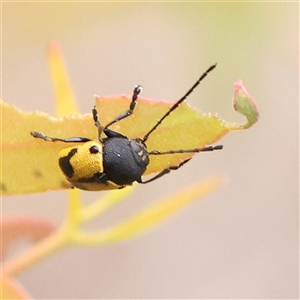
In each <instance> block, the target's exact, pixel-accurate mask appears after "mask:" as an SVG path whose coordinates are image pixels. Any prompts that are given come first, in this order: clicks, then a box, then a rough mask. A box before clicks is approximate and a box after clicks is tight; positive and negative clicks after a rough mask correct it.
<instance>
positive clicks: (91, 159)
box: [30, 64, 223, 191]
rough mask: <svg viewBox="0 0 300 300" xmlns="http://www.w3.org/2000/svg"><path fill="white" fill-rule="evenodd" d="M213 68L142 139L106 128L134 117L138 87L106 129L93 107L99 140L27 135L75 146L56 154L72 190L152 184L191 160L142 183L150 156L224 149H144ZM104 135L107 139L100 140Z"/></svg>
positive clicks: (34, 132) (167, 169)
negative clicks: (74, 188) (148, 141)
mask: <svg viewBox="0 0 300 300" xmlns="http://www.w3.org/2000/svg"><path fill="white" fill-rule="evenodd" d="M215 67H216V64H215V65H212V66H211V67H209V68H208V69H207V70H206V71H205V72H204V73H203V74H202V75H201V76H200V78H199V79H198V80H197V81H196V83H195V84H194V85H193V86H192V87H191V88H190V89H189V90H188V92H187V93H186V94H185V95H184V96H183V97H181V98H180V99H179V100H178V101H177V102H175V104H174V105H173V106H171V108H170V109H169V110H168V111H167V112H166V113H165V114H164V115H163V116H162V117H161V118H160V119H159V121H158V122H157V123H156V124H155V125H154V126H153V127H152V128H151V129H150V130H149V132H148V133H147V134H146V135H145V136H144V137H143V138H135V139H129V138H128V137H126V136H125V135H123V134H121V133H119V132H116V131H113V130H111V129H109V127H110V126H111V125H112V124H114V123H117V122H119V121H121V120H123V119H125V118H127V117H129V116H131V115H132V114H133V112H134V108H135V106H136V101H137V99H138V95H139V94H140V92H141V90H142V87H141V86H140V85H137V86H135V87H134V90H133V94H132V99H131V102H130V105H129V109H128V110H127V111H125V112H124V113H122V114H120V115H119V116H118V117H116V118H115V119H114V120H112V121H111V122H109V123H108V124H107V125H106V126H102V125H101V124H100V122H99V119H98V113H97V110H96V107H95V106H94V107H93V109H92V114H93V120H94V123H95V126H96V127H97V129H98V140H96V141H93V140H90V139H89V138H86V137H71V138H57V137H49V136H46V135H44V134H43V133H41V132H37V131H32V132H30V134H31V135H32V136H33V137H35V138H39V139H43V140H45V141H51V142H57V141H60V142H64V143H77V144H78V145H76V146H72V147H68V148H64V149H62V150H61V151H60V152H59V167H60V169H61V170H62V172H63V173H64V175H65V177H66V179H67V180H68V181H69V182H70V183H71V184H72V186H73V187H77V188H79V189H82V190H88V191H101V190H111V189H120V188H124V187H126V186H129V185H132V184H133V183H134V182H138V183H142V184H145V183H149V182H152V181H154V180H156V179H158V178H160V177H162V176H164V175H166V174H168V173H169V172H170V171H172V170H177V169H179V168H180V167H182V166H183V165H184V164H185V163H187V162H188V161H189V160H190V158H189V159H186V160H184V161H183V162H181V163H179V164H178V165H175V166H169V167H168V168H165V169H163V170H162V171H161V172H159V173H158V174H156V175H154V176H153V177H152V178H150V179H147V180H143V179H142V175H143V174H144V172H145V170H146V168H147V166H148V164H149V162H150V157H151V156H152V155H166V154H177V153H196V152H205V151H213V150H220V149H222V148H223V146H222V145H217V146H208V147H204V148H195V149H180V150H169V151H158V150H152V151H148V150H147V146H146V142H147V140H148V138H149V136H150V135H151V133H152V132H153V131H155V130H156V128H157V127H158V126H159V125H160V124H161V123H162V122H163V120H164V119H165V118H167V117H168V116H169V114H170V113H171V112H172V111H174V110H175V109H176V108H177V107H178V106H179V105H180V104H181V103H182V102H183V101H184V100H185V99H186V98H187V97H188V96H189V95H190V94H191V93H192V92H193V90H194V89H195V88H196V87H197V86H198V85H199V84H200V82H201V81H202V80H203V79H204V78H205V77H206V76H207V75H208V73H209V72H211V71H212V70H213V69H214V68H215ZM103 133H104V134H105V136H106V137H102V134H103Z"/></svg>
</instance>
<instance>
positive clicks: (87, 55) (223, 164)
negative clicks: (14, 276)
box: [2, 2, 299, 299]
mask: <svg viewBox="0 0 300 300" xmlns="http://www.w3.org/2000/svg"><path fill="white" fill-rule="evenodd" d="M53 40H55V41H58V42H59V43H60V45H61V48H62V50H63V53H64V57H65V59H66V64H67V68H68V71H69V74H70V78H71V81H72V84H73V88H74V92H75V95H76V98H77V100H78V103H79V107H80V111H81V112H82V113H89V112H90V110H91V107H92V105H93V103H94V97H93V95H94V94H99V95H103V96H105V95H109V94H131V91H132V88H133V86H134V85H135V84H141V85H143V96H144V97H148V98H153V99H165V100H170V101H174V100H177V99H178V98H179V97H181V96H182V95H183V94H184V93H185V92H186V91H187V90H188V88H189V87H190V86H191V85H192V84H193V83H194V81H195V80H196V79H197V78H198V77H199V75H200V74H202V72H203V71H205V70H206V68H207V67H209V66H210V65H211V64H213V63H215V62H217V63H218V66H217V68H216V70H214V71H213V73H211V74H210V75H209V77H208V78H206V79H205V81H204V82H203V84H202V85H201V87H199V88H198V89H197V90H196V91H195V92H194V93H193V94H192V95H191V96H190V97H189V98H188V100H187V102H188V103H189V104H190V105H191V106H193V107H195V108H197V109H199V110H203V111H205V112H212V113H215V112H218V113H219V115H220V116H221V117H222V118H223V119H225V120H227V121H235V122H239V123H244V122H245V120H244V118H243V117H242V116H240V115H238V114H237V113H236V112H234V110H233V108H232V102H231V101H232V95H233V84H234V82H235V81H236V80H238V79H242V80H243V83H244V85H245V86H246V88H247V89H248V91H249V93H250V94H251V95H252V97H253V98H254V99H255V100H256V102H257V105H258V108H259V112H260V120H259V122H258V123H257V124H256V125H255V126H254V127H253V128H250V129H249V130H246V131H240V132H232V133H230V134H229V135H228V136H226V137H225V138H223V139H222V140H221V141H220V142H221V143H222V144H224V150H222V151H218V152H215V153H207V154H199V155H196V156H195V157H194V158H193V159H192V161H191V162H190V163H188V164H187V165H185V166H184V167H183V168H182V169H180V170H178V171H176V172H172V173H171V174H170V175H168V176H165V177H164V178H162V179H160V180H158V181H155V182H153V183H151V184H149V185H145V186H142V185H141V186H139V187H138V188H137V190H136V192H135V193H134V194H133V195H132V196H131V198H130V200H128V201H125V202H124V203H122V204H121V205H119V206H118V207H117V208H116V209H114V211H112V212H110V213H109V214H108V215H106V216H105V217H104V218H102V219H101V220H97V221H95V222H93V223H92V224H90V225H89V227H88V228H89V229H97V228H100V227H101V226H107V225H110V224H114V223H116V222H118V221H119V220H121V219H123V218H126V217H128V216H129V215H130V214H133V213H134V212H136V211H138V210H140V209H142V208H143V207H145V206H146V205H147V204H149V203H151V202H154V201H157V200H159V199H160V198H163V197H166V196H168V195H171V194H173V193H176V192H177V191H179V190H181V189H183V188H185V187H187V186H188V185H190V184H191V183H195V182H200V181H201V180H203V179H204V178H206V177H208V176H211V175H218V174H219V175H222V176H224V177H225V178H226V183H225V184H224V185H223V186H222V187H221V188H219V189H218V190H216V191H215V192H214V193H212V194H210V195H208V196H206V197H205V198H202V199H199V201H198V202H196V203H194V204H192V205H190V206H188V207H187V208H186V209H184V210H183V211H181V212H180V213H179V214H177V215H176V216H175V217H173V218H171V219H169V220H168V221H167V222H165V223H163V224H162V226H160V227H159V228H157V229H155V230H154V231H151V232H149V233H147V234H145V235H143V236H141V237H138V238H136V239H132V240H129V241H126V242H122V243H118V244H111V245H99V246H97V247H92V248H84V247H82V248H80V247H78V248H68V249H66V250H65V251H62V252H59V253H57V254H56V255H54V256H52V257H51V258H49V259H47V260H45V261H42V262H41V263H40V264H39V265H37V266H34V267H33V268H31V269H29V270H27V271H26V272H24V273H22V274H21V275H20V276H19V277H18V278H19V280H20V281H21V283H22V284H24V286H25V287H26V288H27V290H28V291H29V292H30V293H31V294H32V296H33V297H34V298H36V299H45V298H47V299H55V298H66V299H67V298H70V299H71V298H72V299H75V298H84V299H88V298H298V296H299V294H298V291H299V265H298V261H299V240H298V237H299V217H298V213H299V209H298V198H299V135H298V126H299V98H298V96H299V94H298V87H299V86H298V85H299V4H298V3H271V2H270V3H242V2H240V3H192V2H191V3H188V2H185V3H176V2H172V3H171V2H170V3H154V2H152V3H101V2H98V3H97V2H96V3H84V2H82V3H71V2H65V3H58V2H56V3H55V2H53V3H51V2H34V3H29V2H28V3H26V2H25V3H10V2H4V3H2V97H3V99H4V100H5V101H6V102H9V103H12V104H14V105H16V106H18V107H19V108H21V109H23V110H26V111H34V110H42V111H45V112H48V113H50V114H54V101H53V98H54V92H53V89H52V86H51V81H50V78H49V72H48V61H47V45H48V43H49V42H50V41H53ZM25 176H26V175H25ZM82 196H83V198H84V202H85V203H91V202H93V201H95V199H98V198H99V196H100V194H99V193H92V192H91V193H89V192H83V193H82ZM2 213H3V215H10V214H36V215H40V216H45V217H47V218H50V219H52V220H54V221H55V222H57V224H59V223H60V222H61V221H62V220H63V219H64V216H65V213H66V192H65V191H61V192H48V193H44V194H35V195H26V196H14V197H7V198H3V199H2Z"/></svg>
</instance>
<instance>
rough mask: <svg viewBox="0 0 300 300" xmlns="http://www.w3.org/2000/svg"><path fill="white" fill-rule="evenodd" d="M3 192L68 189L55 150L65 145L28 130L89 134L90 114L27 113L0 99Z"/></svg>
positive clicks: (61, 133)
mask: <svg viewBox="0 0 300 300" xmlns="http://www.w3.org/2000/svg"><path fill="white" fill-rule="evenodd" d="M0 106H1V111H2V122H1V128H0V129H1V133H2V143H1V157H2V174H1V175H2V176H1V189H2V195H12V194H26V193H35V192H42V191H46V190H58V189H63V188H69V187H70V184H69V182H68V181H67V180H66V179H65V178H64V176H63V174H62V172H61V171H60V169H59V167H58V152H59V150H60V149H61V148H63V147H65V146H66V145H64V144H62V143H46V142H44V143H43V142H42V141H39V140H37V139H34V138H33V137H32V136H31V135H30V131H32V130H39V131H42V132H45V133H47V134H49V135H53V136H74V135H78V133H79V134H82V135H84V136H87V135H89V132H91V131H92V129H94V125H93V122H92V119H91V116H89V115H85V116H84V115H80V116H79V115H77V116H76V117H75V116H66V117H65V118H63V119H57V118H53V117H51V116H49V115H47V114H45V113H41V112H33V113H27V112H22V111H20V110H18V109H17V108H16V107H14V106H13V105H10V104H7V103H4V102H2V101H1V102H0Z"/></svg>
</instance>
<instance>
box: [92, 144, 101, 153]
mask: <svg viewBox="0 0 300 300" xmlns="http://www.w3.org/2000/svg"><path fill="white" fill-rule="evenodd" d="M98 152H99V149H98V147H97V146H95V145H94V146H92V147H91V148H90V153H91V154H95V153H98Z"/></svg>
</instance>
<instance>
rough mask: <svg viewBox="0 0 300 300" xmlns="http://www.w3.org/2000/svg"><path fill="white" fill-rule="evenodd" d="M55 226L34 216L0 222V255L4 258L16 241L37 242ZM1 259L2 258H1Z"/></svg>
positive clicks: (8, 218) (15, 217)
mask: <svg viewBox="0 0 300 300" xmlns="http://www.w3.org/2000/svg"><path fill="white" fill-rule="evenodd" d="M54 229H55V225H54V224H53V223H52V222H51V221H48V220H46V219H45V218H41V217H35V216H26V217H25V216H13V217H5V218H3V219H2V220H1V227H0V231H1V255H2V256H4V255H5V253H6V251H7V249H8V248H9V246H11V244H12V243H14V242H16V240H19V239H23V238H28V239H30V240H31V241H32V242H37V241H39V240H41V239H43V238H45V237H46V236H48V235H49V234H50V233H51V232H52V231H53V230H54ZM1 258H2V257H1Z"/></svg>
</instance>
